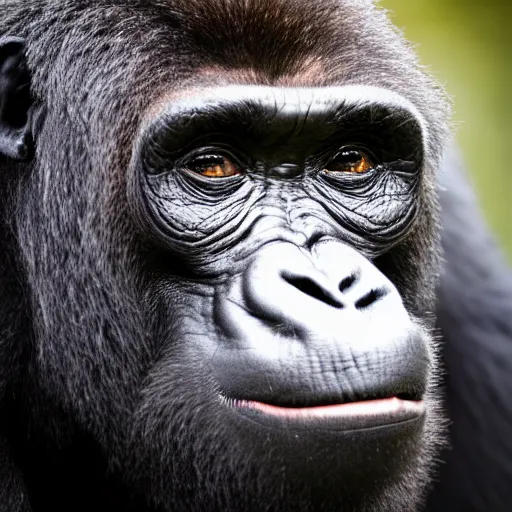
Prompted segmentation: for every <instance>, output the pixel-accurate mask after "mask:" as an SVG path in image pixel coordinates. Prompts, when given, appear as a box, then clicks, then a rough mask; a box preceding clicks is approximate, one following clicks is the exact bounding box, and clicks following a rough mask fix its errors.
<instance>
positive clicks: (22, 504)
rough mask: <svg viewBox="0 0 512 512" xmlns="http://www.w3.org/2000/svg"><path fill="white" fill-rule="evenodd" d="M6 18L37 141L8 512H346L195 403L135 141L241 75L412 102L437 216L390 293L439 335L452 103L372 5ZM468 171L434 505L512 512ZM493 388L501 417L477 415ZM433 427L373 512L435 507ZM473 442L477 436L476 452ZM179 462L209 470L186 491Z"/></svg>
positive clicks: (457, 214)
mask: <svg viewBox="0 0 512 512" xmlns="http://www.w3.org/2000/svg"><path fill="white" fill-rule="evenodd" d="M0 7H1V8H2V14H1V18H0V37H2V36H17V37H22V38H24V39H25V40H26V58H27V67H28V70H29V71H30V75H31V94H32V99H33V103H34V110H33V113H31V117H30V129H31V131H32V132H33V133H34V134H35V136H36V148H35V151H36V152H35V159H34V160H33V161H32V162H28V163H23V162H15V161H13V160H9V159H6V158H4V159H3V160H0V197H1V198H2V199H1V201H0V222H1V224H0V240H2V241H3V244H2V247H3V249H2V251H1V252H0V311H1V316H0V368H2V374H1V378H0V510H1V511H2V512H3V511H4V510H5V511H6V512H15V511H22V510H25V511H29V510H33V511H34V512H39V511H40V510H46V508H45V507H48V504H49V503H50V504H51V506H52V509H53V510H56V511H59V510H69V509H73V510H84V511H85V510H97V511H103V510H105V511H106V510H122V511H127V512H128V511H130V510H137V511H141V510H148V511H149V510H156V509H157V507H159V506H160V507H162V510H207V509H211V510H214V509H215V507H219V509H222V510H239V509H240V507H242V508H244V505H245V506H246V508H247V509H249V508H250V507H251V506H252V507H254V503H253V502H251V501H250V496H251V493H252V495H258V496H260V497H261V506H260V507H259V508H258V510H279V509H280V506H282V503H283V502H284V503H287V504H288V506H289V509H290V510H295V509H299V510H305V511H306V510H310V509H315V504H316V505H317V506H318V504H320V506H324V507H325V509H329V507H330V506H331V505H332V503H335V500H334V498H333V499H332V500H331V496H330V495H326V496H325V497H322V496H321V497H318V496H314V497H311V496H309V495H308V490H304V489H302V488H300V485H294V483H293V482H287V481H286V478H285V475H283V478H282V481H281V480H280V478H278V477H277V475H278V474H279V468H277V469H276V472H275V473H274V474H273V475H272V479H271V478H270V477H269V476H268V475H265V474H262V473H261V472H260V471H257V470H255V469H254V467H253V466H252V465H251V464H249V463H247V460H246V458H247V457H246V456H245V453H246V452H244V451H243V450H237V448H239V447H238V446H237V445H236V443H237V441H236V438H235V437H234V438H233V441H232V445H231V444H229V443H226V442H225V438H226V435H225V433H224V431H223V429H224V423H223V419H222V417H219V415H218V412H217V411H216V410H215V409H214V408H211V407H210V404H209V403H208V401H207V400H206V399H205V398H204V397H201V396H199V390H203V389H205V387H206V388H207V387H208V386H205V383H206V384H208V382H207V380H206V379H205V378H204V376H202V374H201V370H200V368H201V365H200V362H199V361H197V360H196V359H194V358H190V356H189V355H188V353H187V352H186V351H185V349H184V348H183V346H182V344H181V343H178V342H177V341H178V340H176V339H174V338H175V336H173V334H174V333H176V332H180V331H179V328H180V317H179V312H178V311H170V310H169V309H168V308H167V306H168V301H170V299H169V297H168V292H166V291H165V290H162V289H161V288H159V281H158V279H156V278H155V269H158V268H160V267H159V265H161V262H159V261H155V260H154V259H153V256H152V255H151V254H148V253H149V252H150V251H148V249H147V241H146V240H145V238H144V236H142V235H141V234H140V232H139V231H138V230H137V229H134V226H133V223H132V222H131V220H128V219H132V218H133V211H132V207H133V205H131V204H129V202H128V201H127V200H126V197H127V193H126V189H127V181H128V178H127V176H126V172H125V171H126V169H128V168H130V161H131V158H132V148H133V141H134V140H135V139H136V136H137V127H139V126H140V125H141V123H144V122H146V121H147V120H148V119H149V118H150V117H151V115H152V114H154V112H155V111H156V110H158V107H159V104H160V103H159V102H161V101H164V99H165V98H167V97H168V96H169V94H172V91H173V84H180V86H183V85H184V84H187V88H190V89H191V90H192V89H193V88H194V87H198V86H202V85H204V84H205V83H208V81H210V83H215V84H218V83H223V81H225V82H226V83H229V82H230V81H231V80H232V78H230V76H231V75H230V74H235V75H236V76H237V77H238V80H239V81H241V82H246V83H262V84H274V83H280V82H279V81H281V83H283V84H287V83H289V84H292V85H294V84H301V83H302V82H303V81H307V80H309V81H310V82H312V83H314V84H315V85H334V84H347V85H349V84H354V85H360V84H364V85H375V86H379V87H382V88H386V89H389V90H392V91H395V92H397V93H399V94H401V95H402V96H403V97H405V98H407V99H408V100H410V101H411V102H412V104H414V105H415V107H416V108H417V109H418V111H419V112H420V114H421V115H422V116H423V118H424V119H425V121H426V124H427V126H428V135H429V136H428V140H427V146H426V148H425V151H426V153H425V162H426V169H425V176H427V178H426V180H425V183H424V187H423V189H422V190H423V197H422V198H421V201H422V204H423V208H424V210H423V212H424V215H423V217H422V219H420V220H419V221H418V225H417V228H416V231H415V233H414V236H411V240H414V242H413V241H410V242H408V243H404V244H403V246H402V247H398V248H397V249H396V251H394V252H393V256H392V257H394V258H395V260H396V261H394V262H393V265H394V267H396V268H398V269H399V270H400V272H399V273H398V272H397V275H395V276H393V277H394V280H395V282H396V284H397V287H398V288H399V289H400V290H401V291H403V298H404V302H405V303H406V304H407V306H408V308H409V310H410V311H411V312H412V313H413V314H417V315H418V316H421V317H422V318H424V319H425V323H427V322H428V321H429V316H432V315H429V311H430V307H431V304H432V298H433V289H434V286H435V283H436V274H437V272H438V270H437V269H438V267H437V263H438V251H437V244H436V217H437V203H436V192H435V189H436V188H437V184H436V181H435V178H434V173H435V172H436V171H437V169H438V167H439V166H440V163H441V158H442V154H443V151H444V147H445V144H446V142H447V140H448V138H449V135H448V133H449V132H448V128H447V124H446V123H447V115H448V113H449V108H448V107H447V103H446V100H445V98H444V96H443V93H442V92H441V91H440V90H439V88H438V87H437V85H436V84H435V83H434V82H433V81H432V80H431V79H430V78H429V77H428V76H427V75H425V74H424V72H423V71H422V70H421V69H420V68H419V66H418V64H417V61H416V58H415V56H414V54H413V53H412V52H411V50H410V49H409V47H408V45H407V44H406V43H405V42H404V41H403V39H402V38H401V36H400V35H399V34H398V33H397V31H396V30H395V29H394V28H393V27H392V26H391V25H390V24H389V23H388V21H387V19H386V17H385V15H384V14H383V13H382V12H381V11H379V10H378V9H376V7H375V6H374V5H373V2H370V1H364V0H363V1H360V2H349V1H346V2H344V1H341V0H340V1H327V0H326V1H323V2H322V1H320V0H318V1H306V0H296V1H293V0H247V1H245V2H238V1H235V0H233V1H230V0H204V1H201V0H154V1H138V0H125V1H121V0H119V1H116V0H109V1H107V0H96V1H92V0H90V1H81V2H76V1H70V0H46V1H41V0H20V1H14V0H7V1H4V2H0ZM361 34H363V35H364V37H360V35H361ZM310 69H314V70H316V71H315V72H314V73H313V76H312V77H311V76H308V71H309V70H310ZM397 77H402V79H397ZM56 141H59V143H58V144H57V142H56ZM0 158H1V157H0ZM453 165H456V164H452V163H451V161H448V164H447V165H446V167H447V169H446V171H445V174H446V182H447V184H448V185H447V187H449V190H452V191H453V197H452V196H450V195H449V192H447V193H444V192H443V193H442V194H441V198H442V200H443V201H445V202H446V204H445V203H443V205H442V206H443V212H442V222H443V226H444V231H443V237H444V239H443V240H444V247H445V260H446V265H445V274H444V277H443V280H442V282H441V285H440V292H439V293H440V295H439V296H440V306H439V315H438V318H439V324H440V327H441V330H442V335H443V339H445V340H446V343H444V344H443V346H444V347H445V349H444V356H445V358H446V365H447V369H448V371H449V374H448V379H447V383H448V384H447V387H448V405H449V413H450V417H451V419H453V421H454V423H453V425H452V439H453V446H454V450H453V452H449V453H448V454H447V460H448V465H447V466H446V467H445V468H443V469H442V471H441V473H440V474H441V484H440V485H439V486H438V489H435V491H434V496H433V500H434V499H435V500H438V501H435V502H434V501H433V502H432V503H434V505H433V506H434V508H433V510H444V509H447V510H448V509H449V510H457V506H461V507H462V505H461V504H462V503H464V507H466V508H460V510H471V507H474V510H496V511H499V510H505V509H506V505H507V504H508V503H509V501H508V493H509V490H508V486H507V485H506V482H507V478H508V474H507V469H508V468H507V464H506V461H505V456H506V455H505V454H506V448H507V446H508V444H507V436H506V434H507V422H506V418H507V415H509V414H510V413H509V408H507V404H506V396H507V395H506V392H505V389H506V385H507V379H506V374H507V369H508V368H507V364H506V361H507V359H506V357H505V355H503V357H500V359H499V360H498V361H497V362H496V368H495V367H494V366H493V363H491V357H492V355H493V354H495V353H496V354H501V351H503V354H506V351H507V350H508V347H507V342H508V341H509V339H510V336H511V332H510V331H511V330H512V327H511V325H509V324H507V319H508V316H507V315H506V313H507V311H506V309H507V307H509V304H508V303H509V302H510V303H512V301H511V300H510V298H511V290H512V288H511V287H510V284H509V283H510V277H505V276H509V273H508V271H507V270H506V269H505V267H504V264H503V263H502V262H501V261H500V260H499V258H498V257H497V256H496V255H495V252H494V251H495V250H494V249H493V248H491V247H490V246H489V244H488V242H487V234H486V233H487V231H486V229H485V228H483V227H482V228H480V229H479V230H477V229H476V226H478V225H481V224H480V222H481V221H480V220H479V216H478V214H477V213H476V212H475V213H471V216H470V217H469V219H470V220H471V222H469V225H468V217H466V213H465V212H466V209H467V208H468V206H467V204H466V199H465V198H466V195H465V194H464V193H459V191H460V190H462V188H463V187H464V186H465V185H464V180H463V179H462V178H460V177H457V175H454V177H453V178H451V177H450V176H451V175H452V172H453V170H452V167H453ZM469 208H473V209H474V207H473V206H469ZM469 235H471V237H474V238H470V239H468V242H467V243H468V246H466V244H465V243H463V242H464V240H465V239H466V238H465V237H467V236H469ZM461 236H462V237H463V238H464V240H462V241H461V240H460V237H461ZM473 239H474V240H475V245H474V247H475V248H478V251H477V250H475V249H474V248H473V245H470V244H472V242H471V241H472V240H473ZM466 247H468V249H466ZM382 264H383V266H386V264H387V265H389V266H390V267H391V266H392V265H391V263H389V262H387V263H386V261H383V263H382ZM176 265H177V266H178V262H176ZM452 265H453V267H452ZM473 268H475V273H476V274H477V275H478V281H476V280H474V279H473V277H474V276H473V270H472V269H473ZM466 269H467V274H466V273H465V272H466ZM176 272H178V271H176ZM470 286H474V287H475V291H474V292H471V295H470V292H469V291H466V290H467V289H468V287H470ZM184 289H186V286H185V285H180V284H178V285H175V287H174V288H173V292H174V293H175V295H176V296H179V295H180V293H182V292H183V290H184ZM473 293H474V301H473V297H472V295H473ZM171 299H172V297H171ZM493 301H496V305H495V306H493V307H492V308H491V304H493ZM425 311H426V312H427V313H425ZM498 319H499V320H498ZM509 323H510V322H509ZM168 338H171V341H172V343H169V344H166V343H165V342H166V341H167V339H168ZM179 341H181V340H179ZM470 344H472V345H473V348H472V349H471V350H470V351H469V353H468V351H467V348H466V347H468V345H470ZM462 348H464V350H463V351H462ZM452 351H453V353H455V356H454V355H453V353H452ZM459 351H460V353H459ZM452 358H453V359H452ZM452 361H453V362H452ZM459 361H467V364H468V367H467V368H468V369H467V370H466V371H464V370H465V367H462V368H459V366H458V365H459ZM184 363H187V364H184ZM470 365H471V366H470ZM500 365H501V366H500ZM168 373H169V374H170V375H171V378H169V377H168V376H167V374H168ZM498 375H503V377H501V378H499V377H498ZM466 380H469V382H470V383H471V382H473V383H476V384H473V385H467V384H466ZM481 381H482V382H481ZM511 382H512V380H511ZM494 383H495V384H494ZM493 384H494V385H493ZM477 385H478V388H479V389H480V390H482V386H485V387H484V388H483V389H484V390H486V392H487V390H489V391H488V393H489V394H488V395H485V397H487V396H489V399H488V400H486V399H485V398H484V397H483V396H482V398H480V397H479V396H478V395H477V396H475V397H474V396H473V394H468V392H469V393H471V389H472V388H475V387H476V386H477ZM487 385H489V388H487ZM174 389H176V391H175V390H174ZM468 389H469V391H468ZM177 390H179V391H177ZM173 391H174V392H173ZM209 391H211V390H208V389H205V390H204V394H205V395H206V398H207V397H208V392H209ZM473 391H474V390H473ZM481 392H482V393H484V391H481ZM178 393H179V396H177V395H178ZM499 397H504V398H503V400H502V402H503V403H502V404H501V402H499V401H498V399H499ZM474 398H475V399H474ZM476 398H478V399H476ZM496 403H500V404H501V406H500V407H499V408H498V407H495V405H494V404H496ZM459 404H463V405H459ZM461 407H463V408H461ZM435 411H436V408H435V404H432V408H431V415H430V416H429V429H428V432H429V438H428V439H427V440H426V441H427V443H426V444H428V445H429V446H430V449H429V450H425V451H424V452H423V458H425V461H424V463H423V464H421V465H420V466H418V467H421V468H422V469H421V470H420V469H415V470H414V471H412V470H411V471H410V474H409V475H408V478H407V479H404V481H402V482H400V485H398V484H397V485H393V486H390V488H389V489H388V492H387V493H383V494H382V495H380V497H379V500H381V501H378V502H375V500H373V497H372V496H371V495H370V494H369V498H368V501H367V502H366V503H362V504H361V505H360V508H359V509H358V512H359V510H374V511H379V510H380V511H383V510H404V511H406V510H413V509H415V507H416V506H415V504H414V503H413V502H412V501H411V500H415V499H419V498H420V497H421V496H423V494H424V492H425V491H424V486H425V482H427V481H428V479H429V478H431V475H430V473H429V471H430V465H431V464H430V462H429V460H430V456H431V455H430V454H431V453H432V452H435V451H436V450H437V449H438V446H439V444H440V443H441V442H442V436H441V434H440V431H441V430H442V427H443V421H442V420H441V419H440V418H438V417H437V416H436V413H435ZM166 415H172V420H173V421H172V425H169V421H168V417H167V416H166ZM494 415H495V416H496V419H495V420H493V418H494ZM466 416H469V418H467V417H466ZM205 417H208V418H209V421H208V422H206V423H205V421H204V418H205ZM491 420H493V421H491ZM473 425H474V426H475V432H478V435H477V434H475V435H470V434H469V432H471V431H470V430H465V429H466V428H467V429H469V428H470V426H473ZM493 425H494V428H492V426H493ZM197 432H201V434H200V435H198V434H197ZM194 433H196V434H195V435H194ZM502 447H503V448H502ZM240 453H243V454H244V456H241V455H240ZM494 453H496V454H497V455H496V456H494ZM498 455H499V456H498ZM427 459H428V460H427ZM183 460H185V461H192V463H193V464H191V465H189V467H186V470H184V469H183V467H184V466H183V465H180V463H182V461H183ZM484 461H485V463H484ZM276 464H277V463H276ZM174 466H176V468H177V469H174ZM169 468H170V469H169ZM480 470H482V471H483V472H484V477H482V478H479V477H478V476H479V473H478V472H479V471H480ZM491 475H492V477H491ZM462 476H464V478H462ZM491 478H492V481H490V480H491ZM500 479H501V480H500ZM270 480H272V481H270ZM500 481H501V482H503V483H502V484H501V485H499V486H498V485H497V482H500ZM268 489H271V490H272V492H268ZM292 491H293V492H295V493H296V495H293V493H292ZM69 496H72V498H71V499H70V498H69ZM246 496H248V497H246ZM176 497H178V498H179V501H174V502H173V500H174V499H177V498H176ZM212 497H216V498H217V500H218V503H217V505H216V504H215V503H212V501H211V500H212ZM244 500H246V501H244ZM283 500H284V501H283ZM301 500H302V501H301ZM372 500H373V501H372ZM465 500H467V501H465ZM29 502H30V505H29ZM491 503H492V508H486V507H487V505H489V504H491ZM448 504H450V508H448ZM150 507H153V508H150ZM443 507H445V508H443ZM158 510H160V509H158Z"/></svg>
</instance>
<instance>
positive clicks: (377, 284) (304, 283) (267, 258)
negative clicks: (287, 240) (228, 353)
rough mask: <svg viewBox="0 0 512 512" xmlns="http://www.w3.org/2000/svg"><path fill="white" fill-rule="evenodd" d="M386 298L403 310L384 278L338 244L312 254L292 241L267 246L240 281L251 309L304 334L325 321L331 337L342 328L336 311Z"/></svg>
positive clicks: (368, 305) (319, 247) (364, 307)
mask: <svg viewBox="0 0 512 512" xmlns="http://www.w3.org/2000/svg"><path fill="white" fill-rule="evenodd" d="M386 297H388V300H387V304H386V306H381V307H386V308H391V309H393V310H394V311H395V312H396V310H397V309H399V310H400V309H402V310H403V307H402V305H401V299H400V297H399V295H398V292H397V291H396V289H395V288H394V287H393V285H392V284H391V283H390V282H389V281H388V280H387V279H386V278H385V276H384V275H383V274H382V273H381V272H380V271H378V269H377V268H376V267H374V266H373V265H372V264H371V263H370V262H369V261H368V260H366V259H364V258H363V257H362V256H361V255H360V254H359V253H357V252H356V251H355V250H353V249H351V248H350V247H348V246H344V245H342V244H340V243H337V242H332V243H329V242H327V243H323V244H318V245H317V246H316V247H315V248H314V249H313V251H312V252H311V253H309V251H306V250H302V249H299V248H297V247H296V246H293V245H291V244H276V245H273V246H270V247H268V248H267V249H266V250H264V251H262V253H261V254H260V255H259V257H258V258H257V259H256V260H255V261H254V262H253V264H252V265H251V266H250V267H249V269H248V271H247V272H246V274H245V275H244V279H243V300H244V303H245V306H246V307H247V308H248V309H249V310H250V311H252V312H253V313H254V314H255V315H256V316H258V317H260V318H265V319H266V320H267V321H269V322H276V323H277V324H281V325H282V324H285V325H287V326H288V327H289V328H292V329H293V330H295V331H296V332H299V333H302V334H303V335H305V336H306V337H309V336H311V335H312V334H314V335H316V336H318V334H319V333H320V332H319V331H322V330H323V329H322V326H325V325H329V328H330V329H331V331H330V332H329V337H332V335H333V332H332V329H333V326H337V327H338V329H343V325H342V323H341V316H340V311H339V310H342V309H347V310H356V311H357V312H362V311H363V310H367V309H370V308H372V307H375V306H376V303H377V302H379V301H382V300H383V299H384V298H386ZM350 314H351V313H350V312H349V311H347V312H346V313H345V314H344V315H343V316H344V317H347V316H348V315H350ZM326 322H327V324H326ZM333 322H334V323H333Z"/></svg>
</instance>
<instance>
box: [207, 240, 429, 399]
mask: <svg viewBox="0 0 512 512" xmlns="http://www.w3.org/2000/svg"><path fill="white" fill-rule="evenodd" d="M216 314H217V318H216V321H217V322H218V325H219V327H220V331H219V333H222V334H221V337H222V338H223V341H221V347H220V348H218V349H216V351H215V353H214V354H212V358H211V361H212V365H213V368H214V370H218V371H215V373H217V376H218V378H219V384H220V386H221V388H222V389H223V390H224V391H225V393H226V394H227V395H228V396H232V397H235V398H240V399H247V400H256V401H261V402H265V403H273V404H276V403H277V404H295V405H296V404H311V403H314V404H318V403H341V402H345V401H358V400H363V399H364V400H366V399H368V398H372V397H373V398H382V397H392V396H407V397H413V398H414V399H419V398H421V396H422V395H423V393H424V391H425V386H426V379H427V375H428V369H429V367H430V358H429V353H428V350H427V335H426V334H425V332H424V331H423V329H422V327H421V326H420V325H418V324H417V323H416V322H413V321H412V320H411V318H410V317H409V315H408V313H407V311H406V309H405V307H404V305H403V303H402V300H401V297H400V295H399V293H398V291H397V290H396V288H395V287H394V286H393V284H392V283H391V282H390V281H389V280H388V278H387V277H386V276H385V275H384V274H383V273H381V272H380V271H379V269H378V268H377V267H376V266H375V265H373V264H372V263H371V262H370V261H369V260H367V259H366V258H364V257H363V256H362V255H361V254H360V253H358V252H357V251H355V250H354V249H352V248H350V247H348V246H346V245H343V244H341V243H340V242H336V241H332V242H331V241H326V242H324V243H318V244H316V245H315V246H314V247H313V249H312V250H311V251H309V250H306V249H301V248H298V247H296V246H294V245H292V244H288V243H276V244H273V245H269V246H268V247H265V248H263V249H260V250H259V251H258V253H257V255H256V257H255V259H254V260H253V261H252V262H251V263H250V264H249V266H248V268H247V270H246V271H245V273H244V274H243V275H242V277H241V279H240V280H238V281H237V282H236V284H234V285H233V286H232V288H231V289H230V291H229V292H228V294H227V296H226V295H223V294H222V295H221V296H220V298H218V301H217V308H216ZM295 405H294V406H295Z"/></svg>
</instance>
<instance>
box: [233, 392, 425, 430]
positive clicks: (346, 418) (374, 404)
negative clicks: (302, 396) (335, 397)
mask: <svg viewBox="0 0 512 512" xmlns="http://www.w3.org/2000/svg"><path fill="white" fill-rule="evenodd" d="M232 405H233V406H234V407H235V408H236V409H238V410H240V412H247V413H252V414H253V415H255V416H256V417H259V418H260V419H264V418H265V417H266V418H267V419H273V418H275V419H276V420H282V421H286V422H288V421H291V422H297V423H302V424H303V423H304V422H305V423H312V424H317V425H318V424H321V423H322V422H325V423H328V424H330V425H331V426H334V425H335V424H338V425H339V426H340V427H342V428H343V427H346V429H347V430H359V429H364V428H373V427H380V426H388V425H394V424H398V423H403V422H407V421H411V420H415V419H419V418H421V417H423V416H424V414H425V404H424V402H423V401H422V400H420V401H413V400H402V399H400V398H396V397H393V398H385V399H381V400H368V401H362V402H352V403H346V404H336V405H323V406H318V407H280V406H276V405H270V404H266V403H263V402H256V401H252V400H234V401H233V402H232ZM255 419H256V418H255Z"/></svg>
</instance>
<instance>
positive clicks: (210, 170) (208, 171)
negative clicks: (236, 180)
mask: <svg viewBox="0 0 512 512" xmlns="http://www.w3.org/2000/svg"><path fill="white" fill-rule="evenodd" d="M187 167H188V168H189V169H190V170H191V171H194V172H196V173H198V174H201V175H202V176H207V177H209V178H227V177H229V176H236V175H237V174H240V169H239V168H238V167H237V165H235V164H234V163H233V162H232V161H231V160H229V159H228V158H226V157H225V156H222V155H201V156H198V157H196V158H194V160H193V161H192V162H191V163H190V164H189V165H188V166H187Z"/></svg>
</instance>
